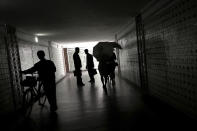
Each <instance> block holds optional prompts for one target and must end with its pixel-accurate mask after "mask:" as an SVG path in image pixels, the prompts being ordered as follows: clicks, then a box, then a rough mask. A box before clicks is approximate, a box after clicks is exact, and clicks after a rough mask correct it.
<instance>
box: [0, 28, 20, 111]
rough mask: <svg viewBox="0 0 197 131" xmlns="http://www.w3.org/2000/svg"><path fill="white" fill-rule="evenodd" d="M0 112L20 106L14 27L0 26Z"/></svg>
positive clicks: (17, 53) (18, 66)
mask: <svg viewBox="0 0 197 131" xmlns="http://www.w3.org/2000/svg"><path fill="white" fill-rule="evenodd" d="M0 50H1V51H0V58H1V60H0V114H1V115H6V114H8V113H11V112H13V111H14V110H15V109H18V108H20V106H21V100H22V91H21V87H20V75H19V71H20V64H19V61H20V60H19V52H18V45H17V41H16V35H15V28H13V27H9V26H7V25H3V26H0Z"/></svg>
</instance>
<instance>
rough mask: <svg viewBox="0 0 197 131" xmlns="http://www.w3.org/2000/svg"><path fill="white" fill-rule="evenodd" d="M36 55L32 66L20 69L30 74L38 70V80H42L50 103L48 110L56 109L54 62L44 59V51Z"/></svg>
mask: <svg viewBox="0 0 197 131" xmlns="http://www.w3.org/2000/svg"><path fill="white" fill-rule="evenodd" d="M37 56H38V58H39V59H40V61H39V62H37V63H36V64H35V65H34V66H33V67H32V68H30V69H27V70H25V71H22V73H24V74H32V73H34V72H36V71H37V72H38V75H39V80H40V81H42V83H43V87H44V91H45V93H46V96H47V99H48V102H49V104H50V110H51V111H52V112H53V111H56V110H57V102H56V83H55V72H56V67H55V64H54V63H53V62H52V61H51V60H47V59H45V53H44V51H42V50H40V51H38V52H37Z"/></svg>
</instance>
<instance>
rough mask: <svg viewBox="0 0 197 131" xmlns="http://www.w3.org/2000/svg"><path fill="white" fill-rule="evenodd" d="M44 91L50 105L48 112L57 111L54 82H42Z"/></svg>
mask: <svg viewBox="0 0 197 131" xmlns="http://www.w3.org/2000/svg"><path fill="white" fill-rule="evenodd" d="M43 86H44V91H45V93H46V96H47V99H48V102H49V104H50V110H51V111H56V110H57V100H56V85H55V82H43Z"/></svg>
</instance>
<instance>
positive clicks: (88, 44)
mask: <svg viewBox="0 0 197 131" xmlns="http://www.w3.org/2000/svg"><path fill="white" fill-rule="evenodd" d="M98 42H99V41H88V42H72V43H60V45H61V46H62V47H63V48H75V47H80V48H92V47H94V46H95V45H96V44H97V43H98Z"/></svg>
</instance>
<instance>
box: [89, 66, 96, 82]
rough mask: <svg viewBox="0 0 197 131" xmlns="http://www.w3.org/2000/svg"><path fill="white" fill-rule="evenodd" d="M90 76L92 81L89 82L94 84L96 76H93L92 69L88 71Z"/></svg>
mask: <svg viewBox="0 0 197 131" xmlns="http://www.w3.org/2000/svg"><path fill="white" fill-rule="evenodd" d="M88 74H89V77H90V81H89V82H94V81H95V80H94V75H93V71H92V69H88Z"/></svg>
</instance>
